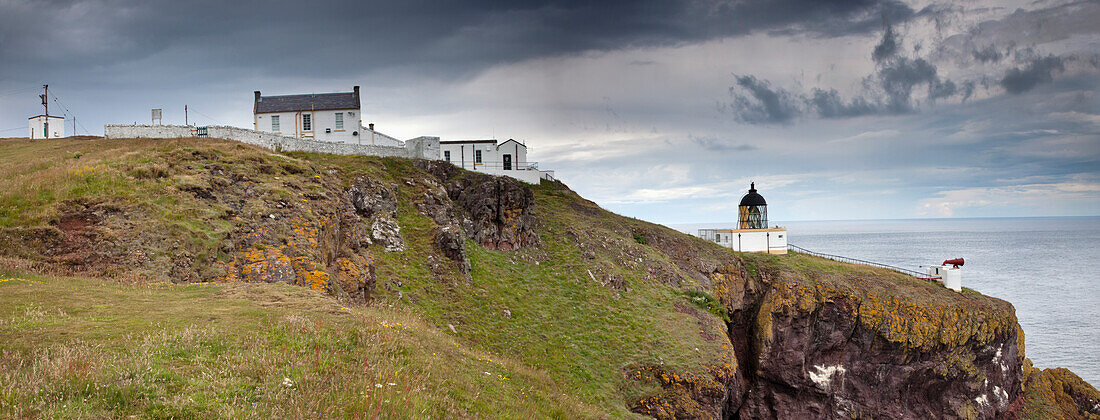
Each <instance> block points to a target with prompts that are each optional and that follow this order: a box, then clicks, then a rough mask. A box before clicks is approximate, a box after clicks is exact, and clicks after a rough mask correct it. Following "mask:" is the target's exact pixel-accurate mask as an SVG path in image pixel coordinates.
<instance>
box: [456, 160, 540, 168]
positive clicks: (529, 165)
mask: <svg viewBox="0 0 1100 420" xmlns="http://www.w3.org/2000/svg"><path fill="white" fill-rule="evenodd" d="M451 163H453V164H454V165H455V166H458V167H460V168H464V169H469V170H474V171H476V170H482V169H497V170H501V171H537V170H539V163H538V162H512V163H511V164H509V165H507V166H508V167H507V168H505V165H504V162H484V163H470V162H466V164H465V165H463V164H462V162H455V161H453V160H452V161H451Z"/></svg>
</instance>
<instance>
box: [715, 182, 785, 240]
mask: <svg viewBox="0 0 1100 420" xmlns="http://www.w3.org/2000/svg"><path fill="white" fill-rule="evenodd" d="M737 223H738V226H737V228H736V229H699V237H700V238H703V239H706V240H708V241H714V242H715V243H717V244H719V245H722V246H724V247H726V248H731V249H733V250H734V251H740V252H767V253H769V254H786V253H787V228H781V227H778V226H776V227H770V228H769V227H768V203H767V201H764V197H763V196H761V195H760V194H758V193H757V192H756V183H750V184H749V193H748V194H745V195H744V196H743V197H741V204H740V205H738V207H737Z"/></svg>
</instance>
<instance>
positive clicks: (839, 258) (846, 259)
mask: <svg viewBox="0 0 1100 420" xmlns="http://www.w3.org/2000/svg"><path fill="white" fill-rule="evenodd" d="M787 249H790V250H792V251H794V252H798V253H801V254H809V255H813V256H815V257H821V258H828V259H830V260H833V261H839V262H844V263H849V264H860V265H869V266H872V267H878V268H885V269H887V270H894V271H897V272H899V273H902V274H906V275H910V276H913V277H915V278H918V279H921V280H928V281H935V280H939V279H940V277H931V276H929V275H928V274H925V273H922V272H920V271H916V270H910V269H907V268H901V267H895V266H892V265H887V264H882V263H877V262H874V261H866V260H861V259H859V258H851V257H844V256H840V255H832V254H824V253H821V252H814V251H810V250H808V249H806V248H803V247H800V246H797V245H791V244H787Z"/></svg>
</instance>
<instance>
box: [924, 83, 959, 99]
mask: <svg viewBox="0 0 1100 420" xmlns="http://www.w3.org/2000/svg"><path fill="white" fill-rule="evenodd" d="M955 93H958V88H957V87H956V86H955V82H952V81H950V80H944V81H940V80H938V79H937V80H933V81H931V82H929V83H928V97H929V98H932V99H942V98H947V97H951V96H954V95H955Z"/></svg>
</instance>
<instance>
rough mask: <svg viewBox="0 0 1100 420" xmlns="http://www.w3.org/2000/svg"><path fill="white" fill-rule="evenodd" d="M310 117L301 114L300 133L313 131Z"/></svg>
mask: <svg viewBox="0 0 1100 420" xmlns="http://www.w3.org/2000/svg"><path fill="white" fill-rule="evenodd" d="M310 117H312V115H309V114H302V131H313V119H312V118H310Z"/></svg>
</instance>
